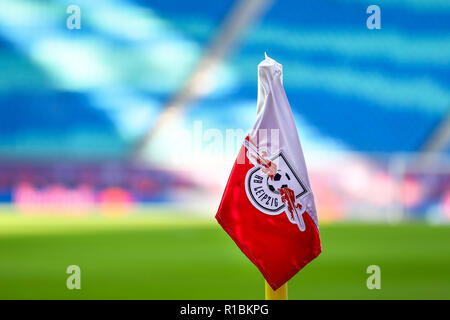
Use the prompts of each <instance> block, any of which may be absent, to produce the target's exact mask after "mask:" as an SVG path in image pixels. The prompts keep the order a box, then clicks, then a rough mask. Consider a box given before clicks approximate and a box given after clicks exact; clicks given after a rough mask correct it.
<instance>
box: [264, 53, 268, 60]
mask: <svg viewBox="0 0 450 320" xmlns="http://www.w3.org/2000/svg"><path fill="white" fill-rule="evenodd" d="M264 58H266V59H267V58H268V56H267V52H266V51H264Z"/></svg>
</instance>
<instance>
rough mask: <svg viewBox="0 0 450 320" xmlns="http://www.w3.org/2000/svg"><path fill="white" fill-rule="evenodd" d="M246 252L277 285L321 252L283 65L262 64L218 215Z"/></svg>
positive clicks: (218, 218) (267, 62)
mask: <svg viewBox="0 0 450 320" xmlns="http://www.w3.org/2000/svg"><path fill="white" fill-rule="evenodd" d="M216 219H217V221H218V222H219V224H220V225H221V226H222V227H223V228H224V229H225V231H226V232H227V233H228V234H229V235H230V237H231V238H232V239H233V240H234V241H235V242H236V244H237V245H238V247H239V248H240V249H241V250H242V252H243V253H244V254H245V255H246V256H247V257H248V258H249V259H250V260H251V261H252V262H253V263H254V264H255V265H256V266H257V267H258V269H259V270H260V271H261V273H262V274H263V276H264V278H265V279H266V280H267V282H268V283H269V284H270V286H271V287H272V288H273V290H276V289H278V288H279V287H281V286H282V285H283V284H284V283H286V282H287V281H288V280H289V279H290V278H292V277H293V276H294V275H295V274H296V273H297V272H298V271H299V270H301V269H302V268H303V267H304V266H305V265H306V264H308V263H309V262H310V261H311V260H313V259H314V258H316V257H317V256H318V255H319V254H320V252H321V251H322V247H321V243H320V236H319V225H318V220H317V213H316V207H315V204H314V196H313V193H312V190H311V186H310V183H309V179H308V173H307V171H306V165H305V159H304V157H303V151H302V147H301V145H300V140H299V137H298V133H297V128H296V126H295V121H294V117H293V115H292V110H291V107H290V106H289V102H288V100H287V97H286V93H285V92H284V89H283V69H282V65H281V64H279V63H277V62H276V61H275V60H273V59H271V58H269V57H267V55H266V58H265V59H264V60H263V61H262V62H261V63H260V64H259V65H258V102H257V116H256V122H255V124H254V126H253V129H252V130H251V131H250V133H249V134H248V135H247V137H246V138H245V140H244V143H243V145H242V147H241V150H240V152H239V155H238V157H237V159H236V162H235V164H234V166H233V169H232V171H231V174H230V178H229V180H228V183H227V186H226V188H225V191H224V194H223V197H222V201H221V203H220V207H219V210H218V212H217V215H216Z"/></svg>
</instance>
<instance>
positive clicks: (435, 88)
mask: <svg viewBox="0 0 450 320" xmlns="http://www.w3.org/2000/svg"><path fill="white" fill-rule="evenodd" d="M72 4H75V5H78V6H79V8H80V10H81V28H80V29H73V30H70V29H69V28H68V27H67V19H68V18H69V17H70V16H71V13H70V12H69V13H67V12H66V9H67V8H68V6H69V5H72ZM370 4H371V3H370V2H368V1H364V0H329V1H302V2H300V1H203V0H200V1H199V0H196V1H176V0H165V1H144V0H136V1H126V0H101V1H84V0H77V1H63V0H60V1H58V0H49V1H31V0H30V1H26V0H2V1H1V3H0V70H1V72H0V201H1V202H2V203H4V204H6V205H8V206H10V205H12V206H13V207H14V208H15V209H16V210H17V211H18V212H21V213H37V214H43V213H45V214H48V213H49V212H53V214H55V215H58V214H62V213H76V214H88V213H89V212H92V211H95V209H96V208H98V207H99V206H104V205H106V206H107V207H108V208H116V209H117V208H119V209H118V210H115V209H114V210H113V212H115V213H120V214H124V215H127V214H131V213H133V210H134V209H135V208H138V207H141V206H142V205H145V206H169V207H170V206H181V207H183V208H193V209H194V211H198V212H204V213H205V214H206V215H207V216H209V217H212V216H213V215H214V213H215V210H216V209H217V206H218V202H219V200H220V196H221V193H222V191H223V188H224V185H225V183H226V179H227V176H228V174H229V171H230V169H231V165H232V163H233V161H234V158H235V157H236V153H237V150H238V148H239V145H240V143H241V141H242V138H243V137H244V135H245V132H246V130H248V129H249V128H250V127H251V126H252V124H253V121H254V119H255V109H256V91H257V72H256V71H257V64H258V63H259V62H260V61H261V60H262V59H263V58H264V52H265V51H266V52H267V53H268V54H269V56H271V57H272V58H274V59H276V60H277V61H279V62H280V63H282V64H283V67H284V84H285V89H286V92H287V95H288V98H289V100H290V103H291V106H292V108H293V111H294V114H295V118H296V122H297V126H298V130H299V134H300V138H301V140H302V143H303V148H304V151H305V154H306V160H307V165H308V167H309V168H310V176H311V181H312V188H313V190H314V192H315V194H316V198H317V202H318V204H317V206H318V211H319V216H320V218H321V220H323V221H326V220H336V219H364V220H398V219H410V218H420V219H427V220H430V221H433V222H439V223H440V222H445V221H449V220H450V165H449V155H450V138H449V136H450V134H449V131H450V120H449V110H450V66H449V63H450V2H449V1H443V0H438V1H426V0H411V1H406V0H395V1H387V0H386V1H381V0H380V1H378V2H377V4H378V5H379V6H380V8H381V29H380V30H376V29H374V30H369V29H368V28H367V27H366V19H367V18H368V17H369V14H367V13H366V8H367V7H368V6H369V5H370ZM67 204H70V206H67ZM116 211H117V212H116ZM106 212H109V211H108V210H107V211H106Z"/></svg>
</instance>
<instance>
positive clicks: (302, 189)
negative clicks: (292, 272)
mask: <svg viewBox="0 0 450 320" xmlns="http://www.w3.org/2000/svg"><path fill="white" fill-rule="evenodd" d="M244 146H245V148H246V150H247V158H248V159H249V160H250V162H251V163H252V164H253V165H254V168H252V169H251V170H249V171H248V173H247V176H246V184H245V186H246V192H247V196H248V198H249V200H250V202H251V203H252V204H253V205H254V206H255V207H256V208H257V209H258V210H259V211H261V212H263V213H265V214H269V215H278V214H280V213H282V212H285V213H286V216H287V218H288V219H289V221H290V222H291V223H294V224H296V225H297V226H298V228H299V230H300V231H302V232H303V231H305V222H304V220H303V216H302V215H303V213H305V208H304V207H303V206H302V205H301V204H300V202H299V200H300V198H302V197H303V196H304V195H306V194H307V193H308V190H307V188H306V186H305V184H304V183H302V181H301V180H300V179H299V178H298V176H297V174H296V173H295V171H294V170H293V168H292V166H291V165H290V164H289V162H288V161H287V158H286V156H285V155H284V154H283V153H282V152H280V153H278V154H277V155H275V156H273V157H272V158H270V157H269V153H268V151H267V150H265V149H264V148H259V147H258V146H257V145H256V144H255V143H254V142H253V141H252V140H251V139H250V138H248V139H245V140H244Z"/></svg>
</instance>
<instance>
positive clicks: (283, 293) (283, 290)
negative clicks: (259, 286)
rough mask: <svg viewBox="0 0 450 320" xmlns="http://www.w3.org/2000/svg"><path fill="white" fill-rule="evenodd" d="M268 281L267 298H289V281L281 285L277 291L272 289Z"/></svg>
mask: <svg viewBox="0 0 450 320" xmlns="http://www.w3.org/2000/svg"><path fill="white" fill-rule="evenodd" d="M264 282H265V283H266V300H287V299H288V296H287V282H286V283H285V284H283V285H282V286H281V287H279V288H278V289H277V290H276V291H274V290H273V289H272V287H271V286H270V285H269V284H268V283H267V281H264Z"/></svg>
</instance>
